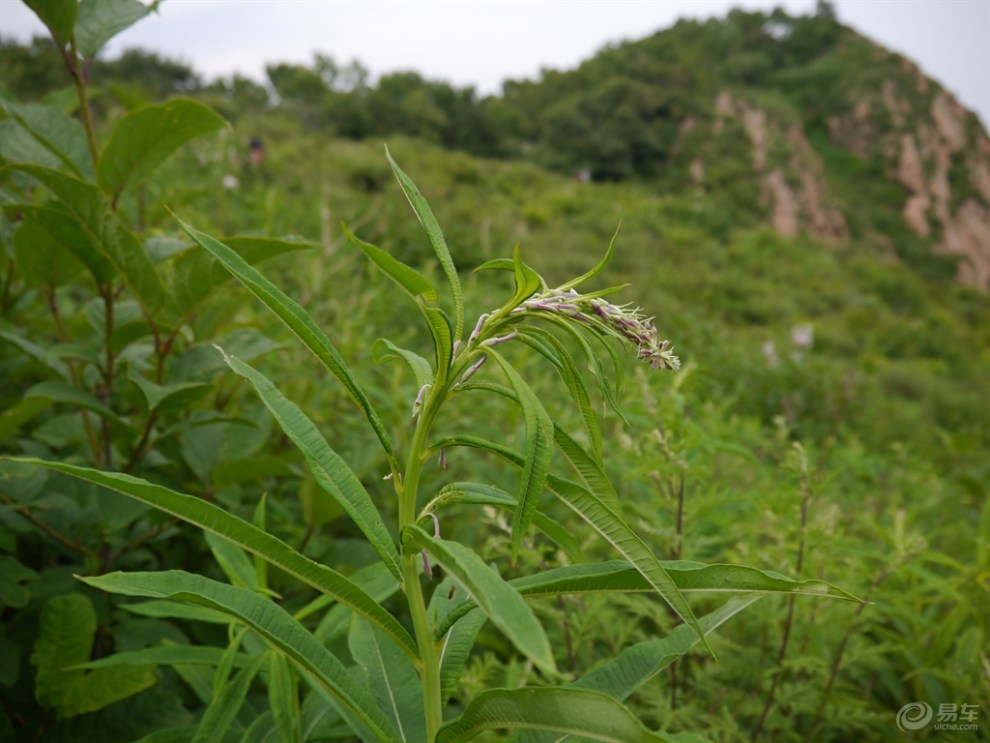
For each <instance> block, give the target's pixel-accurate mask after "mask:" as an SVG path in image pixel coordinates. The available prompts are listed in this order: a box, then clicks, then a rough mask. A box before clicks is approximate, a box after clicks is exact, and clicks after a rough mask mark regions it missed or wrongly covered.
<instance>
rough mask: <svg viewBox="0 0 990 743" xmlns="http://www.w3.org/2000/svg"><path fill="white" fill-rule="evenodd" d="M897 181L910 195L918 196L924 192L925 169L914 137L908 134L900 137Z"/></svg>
mask: <svg viewBox="0 0 990 743" xmlns="http://www.w3.org/2000/svg"><path fill="white" fill-rule="evenodd" d="M897 180H898V181H900V183H901V185H903V186H904V187H905V188H907V189H909V190H910V191H911V192H912V193H915V194H918V193H921V192H923V191H924V190H925V168H924V165H922V162H921V155H920V154H919V152H918V146H917V145H916V144H915V141H914V137H913V136H911V135H910V134H903V135H901V157H900V161H899V162H898V164H897Z"/></svg>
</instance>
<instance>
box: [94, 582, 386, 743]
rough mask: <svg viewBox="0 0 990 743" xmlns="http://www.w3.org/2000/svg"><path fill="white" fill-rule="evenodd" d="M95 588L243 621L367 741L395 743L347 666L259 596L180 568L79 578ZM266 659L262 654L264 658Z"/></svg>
mask: <svg viewBox="0 0 990 743" xmlns="http://www.w3.org/2000/svg"><path fill="white" fill-rule="evenodd" d="M80 580H82V581H83V582H85V583H87V584H89V585H91V586H93V587H94V588H96V589H98V590H101V591H107V592H109V593H119V594H123V595H126V596H147V597H153V598H168V599H172V600H174V601H182V602H186V603H190V604H193V605H196V606H205V607H208V608H210V609H216V610H217V611H222V612H224V613H225V614H228V615H229V616H231V617H233V618H235V619H237V620H238V621H240V622H242V623H244V624H245V625H247V626H248V627H250V628H251V629H253V630H254V631H255V632H257V633H258V634H259V635H261V637H262V638H263V639H264V640H266V641H267V642H268V643H269V644H271V645H272V647H274V648H276V649H277V650H278V651H279V652H282V653H284V654H285V655H286V656H287V657H288V658H289V659H290V660H292V661H293V662H294V663H296V664H297V665H298V666H299V667H300V668H302V669H303V670H305V671H306V672H307V673H310V674H312V676H313V678H315V679H316V681H317V682H318V683H319V684H320V685H321V686H322V687H323V688H324V689H325V690H326V691H327V692H329V693H330V694H332V695H333V698H334V699H335V700H336V702H337V703H338V704H339V705H340V706H341V708H342V709H344V710H346V711H347V712H348V715H349V717H350V719H351V721H352V724H355V725H356V727H357V729H356V730H355V732H357V733H358V734H359V735H360V736H361V738H362V739H363V740H365V741H370V742H376V743H377V741H395V742H396V743H398V741H399V738H398V735H397V734H396V732H395V730H394V728H393V727H392V725H391V724H390V723H389V722H388V720H387V719H386V718H385V716H384V715H383V714H382V712H381V711H380V710H379V709H378V707H377V706H376V705H375V703H374V701H373V700H372V699H371V697H370V695H369V694H368V692H367V691H366V690H365V689H364V688H363V687H362V686H361V685H359V684H357V683H356V682H355V681H354V679H353V678H352V677H351V675H350V673H348V671H347V669H346V668H345V667H344V665H343V664H342V663H341V662H340V661H339V660H338V659H337V658H336V657H335V656H334V655H333V654H332V653H331V652H330V651H329V650H327V649H326V648H325V647H324V646H323V645H322V644H320V642H319V641H318V640H317V639H316V638H315V637H314V636H313V635H312V634H311V633H310V632H308V631H307V630H306V628H305V627H303V626H302V625H301V624H299V623H298V622H297V621H296V620H294V619H293V618H292V617H291V616H289V614H288V613H286V611H285V610H284V609H283V608H281V607H280V606H278V605H277V604H275V603H273V602H272V601H270V600H268V599H266V598H264V597H262V596H260V595H259V594H257V593H253V592H251V591H248V590H245V589H243V588H237V587H236V586H230V585H227V584H225V583H218V582H217V581H213V580H210V579H209V578H204V577H203V576H200V575H193V574H191V573H186V572H183V571H181V570H169V571H165V572H161V573H110V574H108V575H102V576H98V577H93V578H81V579H80ZM260 657H261V658H264V656H260Z"/></svg>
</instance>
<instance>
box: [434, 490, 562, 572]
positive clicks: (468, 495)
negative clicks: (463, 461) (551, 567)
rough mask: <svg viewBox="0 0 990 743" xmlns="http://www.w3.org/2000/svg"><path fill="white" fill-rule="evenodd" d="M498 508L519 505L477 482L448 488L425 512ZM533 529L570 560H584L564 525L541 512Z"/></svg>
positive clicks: (503, 493)
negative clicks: (451, 506) (460, 507)
mask: <svg viewBox="0 0 990 743" xmlns="http://www.w3.org/2000/svg"><path fill="white" fill-rule="evenodd" d="M461 503H462V504H465V505H479V506H495V507H496V508H505V509H508V510H510V511H514V510H515V508H516V506H517V505H518V502H517V501H516V499H515V498H513V497H512V496H511V495H509V494H508V493H506V492H505V491H504V490H501V489H500V488H496V487H495V486H494V485H486V484H484V483H477V482H455V483H451V484H450V485H445V486H444V487H443V489H442V490H441V491H440V492H439V493H437V495H436V497H434V498H433V500H431V501H430V502H429V503H428V504H427V505H426V507H425V508H424V509H423V510H424V511H434V510H436V509H439V508H443V507H444V506H446V505H448V504H461ZM533 526H535V527H536V528H537V529H539V530H540V531H542V532H543V533H544V534H546V536H547V537H549V538H550V539H551V540H552V541H554V542H556V543H557V546H559V547H560V548H561V549H563V550H564V552H566V553H567V556H568V557H569V558H570V559H571V560H574V561H575V562H577V561H579V560H580V559H581V545H580V543H579V542H578V540H577V539H576V538H575V536H574V535H573V534H571V532H570V531H569V530H568V529H566V528H565V527H564V526H563V525H561V524H559V523H558V522H556V521H554V520H553V519H551V518H550V517H549V516H547V515H546V514H544V513H543V512H541V511H537V512H536V513H535V514H533Z"/></svg>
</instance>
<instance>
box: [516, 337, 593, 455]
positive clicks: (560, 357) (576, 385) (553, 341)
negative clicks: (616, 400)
mask: <svg viewBox="0 0 990 743" xmlns="http://www.w3.org/2000/svg"><path fill="white" fill-rule="evenodd" d="M523 332H524V337H525V336H526V335H527V334H530V333H536V334H537V335H539V336H540V337H541V338H542V339H543V340H544V341H545V342H546V343H547V344H548V345H549V346H550V347H551V348H552V349H553V352H554V355H555V357H556V359H557V361H556V363H555V367H556V368H557V372H558V373H559V374H560V378H561V379H562V380H564V384H566V385H567V390H568V391H569V392H570V393H571V399H572V400H574V402H575V404H576V405H577V406H578V410H579V411H580V412H581V418H582V420H583V421H584V427H585V430H586V431H587V432H588V441H589V442H591V451H592V453H593V454H594V458H595V460H596V461H598V462H599V463H600V462H601V459H602V428H601V421H600V420H599V418H598V413H597V412H596V411H595V409H594V407H593V406H592V404H591V398H590V396H589V395H588V388H587V387H586V386H585V384H584V379H583V378H582V376H581V374H580V373H579V372H578V369H577V365H576V364H575V363H574V357H573V356H571V354H570V352H569V351H568V350H567V347H566V346H564V344H563V343H561V342H560V339H558V338H557V337H556V336H555V335H553V334H552V333H550V332H548V331H546V330H544V329H543V328H532V327H531V328H527V329H526V330H525V331H523Z"/></svg>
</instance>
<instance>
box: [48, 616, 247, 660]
mask: <svg viewBox="0 0 990 743" xmlns="http://www.w3.org/2000/svg"><path fill="white" fill-rule="evenodd" d="M148 603H152V602H150V601H149V602H148ZM168 603H172V602H168ZM125 608H130V607H125ZM190 608H194V609H198V608H199V607H190ZM218 616H223V615H221V614H219V613H218ZM223 621H224V622H229V621H230V620H229V619H228V618H227V617H223ZM222 655H223V650H222V649H220V648H216V647H208V646H206V645H177V644H176V643H173V642H169V643H166V644H164V645H156V646H154V647H150V648H142V649H141V650H131V651H129V652H126V653H115V654H114V655H111V656H109V657H106V658H100V659H99V660H91V661H89V662H88V663H80V664H78V665H75V666H72V667H70V668H68V669H66V670H69V671H78V670H85V669H96V668H114V667H116V666H146V665H162V666H170V665H174V664H176V663H198V664H201V665H207V666H215V665H217V664H218V663H219V662H220V658H221V656H222ZM247 660H248V656H246V655H244V654H243V653H242V654H240V655H238V656H237V657H236V658H235V659H234V665H236V666H243V665H244V664H245V663H246V662H247Z"/></svg>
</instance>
